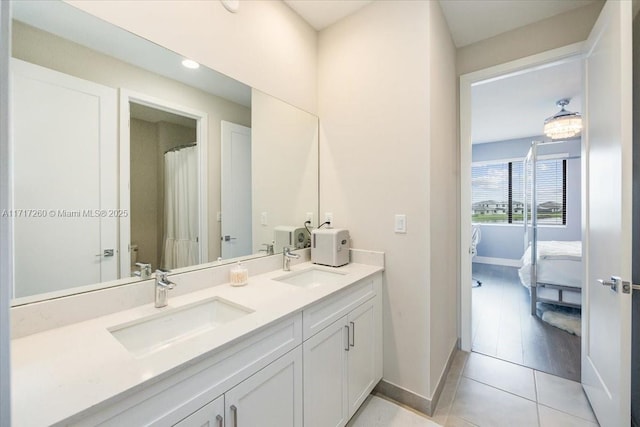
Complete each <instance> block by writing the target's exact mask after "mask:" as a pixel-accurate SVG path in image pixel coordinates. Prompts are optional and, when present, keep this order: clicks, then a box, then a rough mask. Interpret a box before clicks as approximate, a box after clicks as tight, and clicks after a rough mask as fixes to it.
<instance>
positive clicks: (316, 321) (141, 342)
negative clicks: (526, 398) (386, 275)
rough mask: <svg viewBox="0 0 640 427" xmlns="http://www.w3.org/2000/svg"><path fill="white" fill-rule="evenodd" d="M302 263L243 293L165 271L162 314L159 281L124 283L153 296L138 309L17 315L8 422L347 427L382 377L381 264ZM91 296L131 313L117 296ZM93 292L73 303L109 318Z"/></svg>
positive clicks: (200, 276) (207, 278) (360, 255)
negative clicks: (72, 317)
mask: <svg viewBox="0 0 640 427" xmlns="http://www.w3.org/2000/svg"><path fill="white" fill-rule="evenodd" d="M299 253H300V254H301V255H302V257H301V259H300V260H297V263H296V264H293V263H292V264H293V265H292V266H291V271H288V272H285V271H283V270H282V267H281V264H280V263H281V258H282V257H281V256H278V255H276V256H271V257H266V258H263V259H259V260H255V261H249V262H247V263H246V264H245V265H246V266H247V267H248V268H249V271H250V272H252V273H253V274H252V275H251V276H250V278H249V282H248V284H247V285H246V286H242V287H233V286H231V285H230V284H229V283H228V270H229V269H230V268H231V266H229V265H227V266H216V267H209V268H205V269H201V270H196V271H191V272H188V273H183V274H175V275H171V276H170V279H171V281H172V282H174V283H175V284H176V287H175V289H174V290H171V291H169V297H168V305H167V306H166V307H164V308H160V309H159V308H155V307H154V303H153V301H152V299H153V287H154V286H156V285H155V284H154V281H153V280H146V281H140V282H138V283H136V284H133V285H127V286H130V287H131V288H132V290H131V292H138V293H139V292H140V291H141V290H142V289H144V290H145V291H146V295H147V300H148V302H147V303H145V304H143V305H138V306H135V307H131V308H126V309H122V310H117V311H116V309H115V308H113V309H111V311H112V312H111V313H109V314H104V315H100V316H99V317H93V318H91V317H90V316H91V315H90V314H87V315H86V317H87V318H86V319H81V320H79V321H73V322H71V321H69V320H67V321H66V323H68V324H66V325H64V326H59V327H53V328H51V329H45V327H44V326H42V325H43V324H44V323H46V321H47V319H49V320H51V322H52V324H54V325H55V324H56V322H61V321H60V320H59V319H58V320H55V319H54V318H56V317H64V314H61V313H57V310H64V301H57V302H56V301H55V300H53V301H48V302H44V303H43V304H48V305H49V307H46V306H43V307H40V308H37V307H30V308H29V310H32V311H31V313H21V312H20V307H16V308H14V310H16V312H15V313H14V315H13V321H14V322H17V326H16V327H17V328H19V329H22V331H19V332H18V333H17V334H16V335H18V336H20V337H19V338H15V339H14V340H13V341H12V365H13V378H12V382H13V399H14V401H13V414H12V416H13V423H14V425H19V426H41V425H87V426H89V425H91V426H95V425H118V426H122V425H136V426H138V425H163V426H164V425H180V426H196V425H197V426H201V425H205V424H206V423H207V422H208V423H209V424H208V425H211V426H216V427H218V426H227V427H231V426H233V427H236V426H238V427H243V426H258V425H259V426H277V427H282V426H303V425H304V426H328V425H332V426H334V425H344V424H346V422H347V421H348V420H349V418H350V417H351V416H352V415H353V414H354V413H355V411H356V410H357V409H358V407H359V406H360V405H361V404H362V403H363V401H364V399H365V398H366V396H367V395H368V394H369V393H370V392H371V390H372V389H373V387H374V386H375V385H376V384H377V382H378V381H379V380H380V379H381V378H382V315H381V287H382V270H383V266H384V258H383V254H381V253H375V252H366V251H357V250H352V257H351V258H352V263H350V264H348V265H346V266H343V267H339V268H330V267H322V266H318V265H315V264H311V263H310V262H309V261H308V258H309V250H302V251H299ZM353 261H355V262H353ZM258 273H260V274H258ZM225 276H226V278H227V279H226V281H225V279H224V278H225ZM133 288H137V290H133ZM97 292H98V293H102V294H103V296H104V302H105V304H111V305H114V306H117V305H118V304H119V303H120V304H124V305H122V307H125V306H126V304H131V303H125V302H123V300H124V297H123V295H124V294H122V292H125V291H124V290H123V289H117V288H116V289H111V290H109V289H105V290H101V291H97ZM109 292H111V293H112V294H111V295H109ZM114 292H119V293H120V295H118V296H114V295H113V293H114ZM89 294H91V293H89ZM89 294H87V295H85V296H83V295H78V296H75V297H74V298H76V301H75V304H76V305H77V303H78V301H79V300H80V299H82V298H84V299H85V304H86V305H87V308H88V310H87V313H90V312H91V311H92V310H91V309H90V307H91V306H92V305H95V307H96V310H95V312H96V313H103V312H104V310H105V308H104V307H98V306H99V305H100V298H99V295H95V294H94V295H89ZM133 299H135V298H133ZM54 304H57V307H53V305H54ZM34 310H36V311H37V310H40V311H39V312H38V313H39V319H38V320H35V321H34V322H35V323H38V322H40V324H39V326H33V328H35V329H33V330H32V331H28V329H29V327H28V326H26V325H25V322H26V321H25V320H24V318H26V317H27V315H30V316H34V313H36V311H34ZM101 310H102V311H101ZM35 317H38V316H37V315H36V316H35ZM63 323H64V322H63ZM38 329H40V330H39V331H38ZM34 331H36V333H29V332H34ZM15 332H16V331H15V330H14V333H15ZM21 335H24V336H21Z"/></svg>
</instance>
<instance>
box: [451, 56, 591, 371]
mask: <svg viewBox="0 0 640 427" xmlns="http://www.w3.org/2000/svg"><path fill="white" fill-rule="evenodd" d="M577 50H578V47H577V46H574V47H571V46H570V47H568V48H565V49H559V50H557V51H552V52H549V53H547V54H542V55H538V56H537V57H534V58H528V59H529V61H519V63H516V64H508V65H505V66H501V67H494V68H493V69H490V70H484V71H481V72H477V73H473V74H474V75H473V76H472V75H467V76H463V77H462V78H461V94H462V95H461V117H462V120H461V130H462V135H463V136H467V137H468V138H467V139H466V143H465V138H463V139H462V141H463V142H462V144H461V161H462V163H461V196H462V199H461V200H462V203H461V207H462V208H461V226H462V228H461V229H462V230H469V233H462V234H463V236H462V248H465V249H467V250H468V251H469V252H471V253H469V252H467V253H465V252H466V251H465V250H463V251H462V254H461V260H462V263H463V264H462V266H461V268H462V272H461V280H462V285H461V286H462V293H461V308H462V312H461V319H462V331H461V332H462V333H461V335H462V348H463V349H464V350H467V351H474V352H478V353H482V354H485V355H488V356H491V357H495V358H499V359H502V360H505V361H508V362H511V363H516V364H519V365H523V366H527V367H530V368H533V369H536V370H539V371H542V372H547V373H550V374H553V375H558V376H562V377H565V378H568V379H571V380H574V381H579V380H580V369H581V367H580V347H581V342H580V337H579V335H580V325H581V321H580V317H579V316H580V310H579V306H580V303H581V295H580V290H579V286H580V279H581V273H582V264H581V261H580V260H581V257H580V255H581V254H580V252H579V251H580V250H581V246H582V244H581V231H582V226H581V218H582V214H581V204H582V201H581V196H580V195H581V185H582V184H581V174H582V173H581V160H580V156H581V141H580V139H579V138H573V139H570V140H567V141H565V142H563V143H561V144H560V143H553V144H538V145H536V146H537V147H539V148H538V157H537V161H536V162H535V163H533V164H531V163H529V164H528V166H527V164H525V163H524V159H525V158H526V157H527V155H528V153H529V151H530V149H531V147H532V145H533V143H534V141H549V138H546V137H545V136H544V135H543V134H542V127H543V122H544V119H545V118H547V117H549V116H552V115H553V114H555V113H556V112H557V110H559V108H557V107H556V106H555V105H554V104H555V102H556V101H557V100H559V99H560V98H564V97H568V98H572V101H571V107H573V108H572V109H571V110H572V111H582V105H581V104H582V102H581V92H582V61H581V59H580V57H579V56H578V55H577ZM465 99H466V105H465ZM465 114H466V117H468V118H469V119H470V120H468V121H465V120H464V117H465ZM532 168H535V171H536V175H537V177H538V179H537V185H536V187H535V188H536V194H537V195H538V200H537V201H536V203H535V205H533V206H535V212H536V213H537V214H538V216H539V217H540V220H539V221H538V223H537V227H536V230H537V239H536V242H539V243H540V244H539V245H538V249H537V250H536V253H537V257H536V258H535V259H536V261H534V262H533V263H534V264H537V265H536V268H535V270H537V271H538V272H539V274H540V273H541V272H543V270H542V264H540V261H538V260H540V258H541V257H542V258H545V259H546V258H547V256H546V255H544V256H543V252H544V253H545V254H546V251H554V250H555V246H553V245H555V244H556V242H557V243H559V244H560V245H561V246H562V245H564V244H565V243H566V244H569V243H571V244H574V247H577V248H578V249H577V251H578V254H577V255H576V258H577V262H574V263H573V264H572V265H571V266H568V264H567V263H568V262H567V261H549V262H548V266H545V267H544V268H545V269H546V270H545V271H546V274H547V276H545V277H544V278H540V277H538V278H537V279H536V281H535V282H534V283H538V281H540V283H545V284H547V285H548V286H546V287H544V288H542V287H536V288H535V289H537V290H538V298H533V302H532V296H531V295H532V294H534V295H535V294H536V293H535V292H530V288H531V280H530V270H531V266H528V265H527V264H528V263H529V264H530V262H529V261H528V260H529V259H531V256H530V252H531V250H530V249H527V248H529V247H530V246H532V233H531V232H530V230H531V227H532V224H531V221H530V217H531V212H532V209H534V208H532V204H531V194H532V193H531V188H532V187H531V185H530V183H529V186H528V187H527V188H528V189H527V190H525V181H526V180H527V177H528V176H529V177H530V176H531V173H532V172H531V170H532ZM529 179H530V178H529ZM527 214H528V215H527ZM527 224H528V226H527ZM527 230H529V231H527ZM464 234H467V235H466V236H464ZM547 244H548V246H549V248H550V249H546V247H547V246H546V245H547ZM543 247H544V248H545V249H543ZM574 261H575V260H574ZM523 262H524V264H523ZM558 263H564V264H563V265H562V266H556V265H555V264H558ZM565 264H567V265H565ZM569 267H571V268H573V273H574V275H576V276H577V277H576V278H574V279H571V278H570V279H571V280H572V282H571V285H573V284H576V285H577V287H578V288H577V289H576V290H575V292H573V291H574V289H568V290H567V291H564V290H563V291H559V290H558V289H559V288H558V287H557V286H551V285H562V286H564V285H565V281H566V280H567V278H566V277H564V275H565V272H566V271H567V268H569ZM527 268H528V269H527ZM554 269H555V270H554ZM549 281H550V282H549ZM547 282H549V283H547ZM480 283H481V285H479V284H480ZM563 289H564V287H563ZM563 292H564V293H563ZM543 294H544V295H543ZM568 305H570V306H571V307H569V306H568ZM577 307H578V308H577ZM532 310H533V312H534V313H535V315H532ZM543 319H544V320H543Z"/></svg>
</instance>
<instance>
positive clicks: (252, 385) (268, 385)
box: [224, 346, 302, 427]
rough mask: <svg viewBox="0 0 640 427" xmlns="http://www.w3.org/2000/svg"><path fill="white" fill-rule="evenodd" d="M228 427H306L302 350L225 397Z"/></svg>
mask: <svg viewBox="0 0 640 427" xmlns="http://www.w3.org/2000/svg"><path fill="white" fill-rule="evenodd" d="M224 396H225V412H226V424H225V425H226V427H254V426H261V427H288V426H289V427H302V349H301V348H300V346H298V347H296V348H295V349H293V350H291V351H290V352H289V353H287V354H285V355H284V356H282V357H280V358H279V359H278V360H276V361H275V362H273V363H271V364H270V365H268V366H266V367H265V368H263V369H262V370H260V371H258V372H256V373H255V374H254V375H252V376H251V377H249V378H247V379H246V380H244V381H243V382H241V383H240V384H238V385H237V386H235V387H234V388H232V389H231V390H229V391H228V392H227V393H225V395H224Z"/></svg>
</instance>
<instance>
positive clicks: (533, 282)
mask: <svg viewBox="0 0 640 427" xmlns="http://www.w3.org/2000/svg"><path fill="white" fill-rule="evenodd" d="M563 142H565V141H552V142H542V141H533V142H532V143H531V148H530V149H529V152H528V153H527V157H526V158H525V159H524V167H523V175H524V179H523V181H524V191H523V195H524V201H525V202H524V208H523V210H522V211H523V223H524V244H525V249H526V248H527V245H531V279H530V286H529V289H530V291H531V298H530V300H531V301H530V303H531V315H532V316H535V315H536V314H537V313H536V311H537V307H536V303H537V302H545V303H548V304H555V305H561V306H565V307H575V308H580V304H574V303H570V302H566V301H563V292H564V291H572V292H582V289H580V288H576V287H572V286H562V285H555V284H551V283H544V282H538V209H536V206H537V192H536V164H537V161H538V145H540V144H545V145H550V144H560V143H563ZM528 165H530V166H531V182H530V183H529V182H528V179H527V178H528V175H529V174H528V172H527V166H528ZM529 184H530V185H529ZM529 193H530V197H531V218H530V222H531V224H529V212H528V211H529V209H528V199H529V197H528V195H529ZM530 234H531V238H530ZM539 287H540V288H549V289H556V290H558V300H551V299H547V298H541V297H539V296H538V288H539Z"/></svg>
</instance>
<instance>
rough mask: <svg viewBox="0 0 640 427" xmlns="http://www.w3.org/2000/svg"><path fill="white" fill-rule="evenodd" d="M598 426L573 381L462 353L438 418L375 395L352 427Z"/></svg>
mask: <svg viewBox="0 0 640 427" xmlns="http://www.w3.org/2000/svg"><path fill="white" fill-rule="evenodd" d="M438 425H440V426H446V427H469V426H471V427H473V426H476V427H501V426H505V427H506V426H508V427H511V426H519V427H528V426H532V427H572V426H576V427H578V426H584V427H597V426H598V424H597V422H596V419H595V417H594V415H593V411H592V410H591V406H590V405H589V402H588V401H587V398H586V396H585V394H584V392H583V390H582V386H581V385H580V384H579V383H577V382H574V381H570V380H566V379H564V378H560V377H556V376H553V375H549V374H546V373H544V372H540V371H535V370H533V369H529V368H526V367H523V366H520V365H515V364H513V363H509V362H505V361H503V360H499V359H495V358H492V357H489V356H485V355H482V354H479V353H464V352H458V353H457V354H456V356H455V358H454V361H453V363H452V366H451V369H450V372H449V375H448V376H447V380H446V383H445V387H444V390H443V391H442V395H441V396H440V401H439V403H438V407H437V408H436V411H435V413H434V414H433V417H427V416H425V415H422V414H418V413H416V412H415V411H412V410H409V409H405V408H403V407H402V406H401V405H397V404H394V403H393V402H390V401H389V400H387V399H382V398H380V397H377V396H371V397H370V398H369V399H367V401H366V402H365V404H364V405H363V406H362V408H360V410H359V411H358V413H357V414H356V415H355V416H354V417H353V419H352V420H351V421H350V423H349V427H404V426H411V427H414V426H415V427H418V426H420V427H422V426H428V427H434V426H438Z"/></svg>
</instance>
